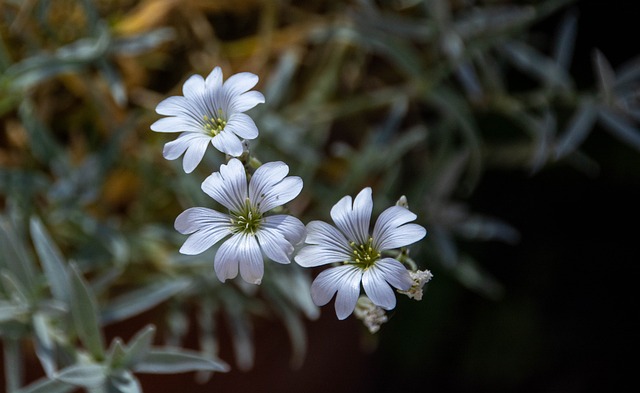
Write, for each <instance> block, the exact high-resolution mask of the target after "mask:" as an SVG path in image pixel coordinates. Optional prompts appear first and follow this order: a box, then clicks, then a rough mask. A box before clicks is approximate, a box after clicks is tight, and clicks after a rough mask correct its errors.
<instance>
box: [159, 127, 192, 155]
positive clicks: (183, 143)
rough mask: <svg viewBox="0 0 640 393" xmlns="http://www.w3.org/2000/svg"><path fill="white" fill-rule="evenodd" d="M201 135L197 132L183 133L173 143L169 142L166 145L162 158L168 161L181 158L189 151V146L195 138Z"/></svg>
mask: <svg viewBox="0 0 640 393" xmlns="http://www.w3.org/2000/svg"><path fill="white" fill-rule="evenodd" d="M198 137H199V135H198V134H196V133H195V132H183V133H182V134H180V136H178V138H176V139H175V140H173V141H171V142H167V143H165V144H164V149H163V150H162V156H163V157H164V158H166V159H167V160H175V159H176V158H178V157H180V156H181V155H182V154H184V152H185V151H187V148H188V147H189V144H190V143H191V141H192V140H193V139H194V138H198Z"/></svg>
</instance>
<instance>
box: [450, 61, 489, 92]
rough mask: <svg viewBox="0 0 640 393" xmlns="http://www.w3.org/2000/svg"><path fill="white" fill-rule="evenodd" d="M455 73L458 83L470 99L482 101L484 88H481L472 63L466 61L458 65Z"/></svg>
mask: <svg viewBox="0 0 640 393" xmlns="http://www.w3.org/2000/svg"><path fill="white" fill-rule="evenodd" d="M455 73H456V76H457V77H458V81H459V82H460V84H461V85H462V87H463V88H464V90H465V92H466V93H467V97H469V99H470V100H471V101H477V100H480V99H482V96H484V92H483V90H482V86H480V82H478V77H477V75H476V71H475V69H474V67H473V64H472V63H471V62H469V61H464V62H461V63H460V64H458V67H457V68H456V71H455Z"/></svg>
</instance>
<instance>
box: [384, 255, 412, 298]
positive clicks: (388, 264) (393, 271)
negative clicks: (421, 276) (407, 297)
mask: <svg viewBox="0 0 640 393" xmlns="http://www.w3.org/2000/svg"><path fill="white" fill-rule="evenodd" d="M375 268H376V270H379V271H381V272H382V274H383V276H384V279H385V280H386V281H387V282H388V283H389V284H391V285H392V286H394V287H395V288H398V289H400V290H403V291H406V290H407V289H409V288H411V285H413V279H412V278H411V275H410V274H409V271H408V270H407V268H406V267H404V265H403V264H402V263H400V262H399V261H397V260H395V259H393V258H382V259H380V260H379V261H376V264H375Z"/></svg>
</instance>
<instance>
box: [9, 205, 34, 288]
mask: <svg viewBox="0 0 640 393" xmlns="http://www.w3.org/2000/svg"><path fill="white" fill-rule="evenodd" d="M0 250H2V252H1V253H0V268H1V267H3V266H6V268H7V269H8V270H9V271H10V272H11V273H12V274H13V275H14V276H15V277H16V279H17V280H18V281H19V282H20V284H22V286H23V287H24V288H28V289H29V290H31V288H35V271H36V269H35V266H34V263H33V261H32V260H31V259H30V258H29V257H28V256H27V252H26V249H25V246H24V243H23V242H22V241H21V239H19V238H18V237H17V236H16V235H15V228H14V227H13V225H11V223H10V222H9V220H8V219H6V218H5V217H4V216H2V217H0Z"/></svg>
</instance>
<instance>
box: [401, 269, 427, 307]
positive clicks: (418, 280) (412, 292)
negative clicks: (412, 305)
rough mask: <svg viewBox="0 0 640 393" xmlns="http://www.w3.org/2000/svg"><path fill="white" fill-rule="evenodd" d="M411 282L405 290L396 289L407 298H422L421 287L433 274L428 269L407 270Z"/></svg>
mask: <svg viewBox="0 0 640 393" xmlns="http://www.w3.org/2000/svg"><path fill="white" fill-rule="evenodd" d="M409 274H410V275H411V279H412V280H413V284H412V285H411V288H409V289H408V290H406V291H398V292H399V293H401V294H403V295H407V296H408V297H409V299H416V300H422V287H424V284H426V283H427V282H429V281H430V280H431V279H432V278H433V274H431V272H430V271H429V270H424V271H423V270H416V271H415V272H409Z"/></svg>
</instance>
